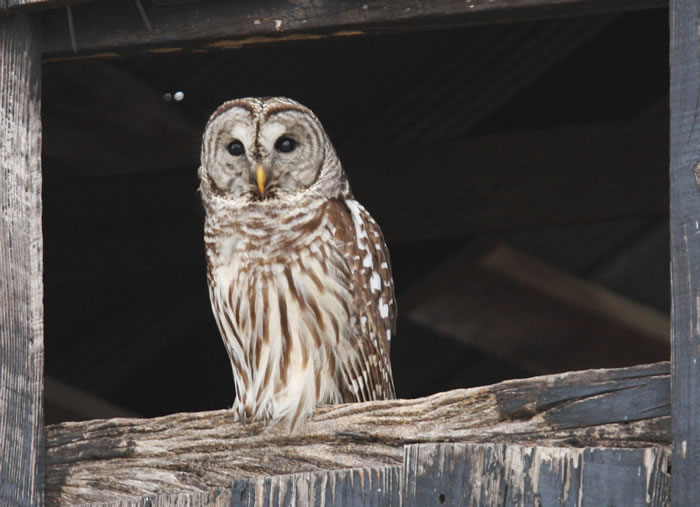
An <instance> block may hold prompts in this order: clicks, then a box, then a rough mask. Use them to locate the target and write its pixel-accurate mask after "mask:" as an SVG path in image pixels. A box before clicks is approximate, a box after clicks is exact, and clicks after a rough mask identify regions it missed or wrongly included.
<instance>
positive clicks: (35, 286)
mask: <svg viewBox="0 0 700 507" xmlns="http://www.w3.org/2000/svg"><path fill="white" fill-rule="evenodd" d="M40 86H41V59H40V54H39V32H38V31H37V30H36V27H35V25H34V23H33V21H32V20H31V19H30V18H28V17H27V16H26V15H16V16H10V17H0V209H2V216H1V217H0V436H1V438H0V442H1V443H0V445H1V446H2V447H1V448H0V505H36V504H39V503H41V502H42V498H43V472H44V459H43V458H44V421H43V404H42V398H43V394H42V391H43V368H44V325H43V317H44V313H43V301H42V299H43V285H42V262H43V260H42V233H41V116H40V109H41V108H40V105H41V104H40V100H41V97H40Z"/></svg>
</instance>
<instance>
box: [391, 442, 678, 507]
mask: <svg viewBox="0 0 700 507" xmlns="http://www.w3.org/2000/svg"><path fill="white" fill-rule="evenodd" d="M669 454H670V453H669V451H668V449H666V448H663V447H648V448H646V449H610V448H585V449H573V448H563V447H542V446H518V445H505V444H492V443H488V444H461V443H457V444H452V443H449V444H448V443H445V444H420V445H409V446H406V454H405V458H404V483H403V486H404V489H403V501H404V504H405V505H424V506H429V505H446V506H453V505H454V506H459V505H504V506H516V505H567V506H568V505H570V506H578V505H584V506H600V505H658V506H662V505H670V489H671V488H670V486H671V484H670V483H671V477H670V474H669V470H668V469H669V462H670V456H669ZM674 471H675V470H674Z"/></svg>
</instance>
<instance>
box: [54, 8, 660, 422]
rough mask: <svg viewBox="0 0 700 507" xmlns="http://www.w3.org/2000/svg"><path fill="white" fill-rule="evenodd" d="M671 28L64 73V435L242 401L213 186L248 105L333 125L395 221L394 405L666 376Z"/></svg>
mask: <svg viewBox="0 0 700 507" xmlns="http://www.w3.org/2000/svg"><path fill="white" fill-rule="evenodd" d="M74 10H75V11H76V14H79V6H77V7H75V9H74ZM668 23H669V20H668V11H667V10H666V9H658V10H657V9H649V10H642V11H637V12H629V13H623V14H609V15H597V16H580V17H571V18H562V19H551V20H543V21H527V22H520V23H513V24H498V25H487V26H476V27H464V28H452V29H449V30H445V29H441V30H437V31H431V30H430V29H426V28H424V29H422V30H420V31H410V32H397V33H387V34H383V35H373V36H363V35H358V34H355V33H353V32H347V33H344V34H342V35H339V36H336V37H330V38H315V37H300V39H301V40H296V41H288V40H287V41H284V42H274V41H273V42H266V43H264V44H263V43H261V44H249V45H245V46H244V47H223V48H221V49H220V50H217V51H213V52H207V53H204V52H202V53H199V52H191V51H187V50H184V51H179V52H172V51H168V52H163V51H158V50H154V51H153V52H152V53H153V54H152V55H149V56H144V55H143V54H139V55H134V56H133V57H126V58H123V57H122V58H111V59H110V58H105V59H99V60H95V59H81V58H77V59H72V58H67V57H61V58H55V59H54V58H48V59H47V60H46V62H45V65H44V67H43V84H42V87H43V92H42V94H43V100H42V104H43V112H42V115H43V118H42V119H43V129H44V130H43V152H44V153H43V166H44V168H43V174H44V188H43V198H44V215H43V216H44V244H45V259H44V261H45V312H46V324H45V325H46V338H45V354H46V363H45V364H46V383H45V386H46V391H45V394H46V400H45V403H46V422H47V423H48V424H51V423H56V422H61V421H65V420H80V419H92V418H98V417H112V416H119V415H129V414H132V415H133V414H135V415H140V416H145V417H151V416H157V415H163V414H168V413H173V412H183V411H201V410H210V409H219V408H223V407H226V406H230V405H231V403H232V402H233V399H234V388H233V381H232V376H231V371H230V366H229V363H228V359H227V357H226V353H225V350H224V347H223V345H222V343H221V339H220V337H219V335H218V331H217V329H216V326H215V323H214V319H213V316H212V314H211V309H210V305H209V300H208V294H207V289H206V279H205V269H204V254H203V244H202V221H203V212H202V209H201V204H200V202H199V196H198V194H197V186H198V180H197V174H196V170H197V167H198V163H199V142H200V136H201V133H202V131H203V129H204V125H205V122H206V120H207V117H208V116H209V114H210V113H211V112H212V111H213V110H214V109H215V108H216V107H217V106H218V105H219V104H220V103H221V102H223V101H225V100H227V99H230V98H235V97H241V96H260V95H284V96H289V97H292V98H294V99H296V100H298V101H300V102H302V103H303V104H305V105H307V106H309V107H310V108H311V109H312V110H314V112H315V113H316V114H317V115H318V117H319V118H320V119H321V121H322V122H323V123H324V126H325V128H326V130H327V131H328V133H329V135H330V137H331V139H332V141H333V142H334V144H335V147H336V149H337V151H338V152H339V155H340V159H341V160H342V161H343V164H344V166H345V168H346V171H347V172H348V174H349V176H350V179H351V184H352V186H353V190H354V192H355V196H356V197H357V198H358V200H359V201H360V202H362V203H363V204H364V205H365V207H366V208H367V209H368V210H369V211H370V212H371V213H372V214H373V215H374V217H375V218H376V219H377V221H378V223H379V224H380V225H381V227H382V229H383V231H384V234H385V236H386V239H387V242H388V244H389V248H390V252H391V256H392V264H393V269H394V277H395V282H396V288H397V297H398V308H399V322H398V335H397V337H396V339H395V340H394V341H393V343H392V351H391V352H392V363H393V369H394V379H395V383H396V388H397V391H398V395H399V396H400V397H417V396H422V395H427V394H431V393H434V392H439V391H445V390H448V389H453V388H458V387H471V386H476V385H484V384H490V383H494V382H497V381H500V380H504V379H509V378H517V377H527V376H531V375H536V374H544V373H556V372H565V371H571V370H577V369H584V368H603V367H605V368H609V367H616V366H626V365H635V364H640V363H650V362H654V361H660V360H666V359H669V355H670V352H669V350H670V349H669V311H670V295H669V225H668V206H669V198H668V188H669V182H668V152H669V147H668V137H669V135H668V83H669V68H668V50H669V48H668V39H669V33H668ZM78 42H79V41H78ZM78 56H80V53H79V54H78ZM177 91H182V92H183V93H184V99H183V100H181V101H176V100H170V101H166V100H165V98H164V96H165V95H166V94H173V93H175V92H177Z"/></svg>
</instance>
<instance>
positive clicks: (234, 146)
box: [226, 140, 245, 157]
mask: <svg viewBox="0 0 700 507" xmlns="http://www.w3.org/2000/svg"><path fill="white" fill-rule="evenodd" d="M226 148H227V149H228V152H229V153H230V154H231V155H233V156H234V157H238V156H240V155H243V154H244V153H245V148H244V147H243V143H242V142H240V141H239V140H235V141H231V142H230V143H228V146H227V147H226Z"/></svg>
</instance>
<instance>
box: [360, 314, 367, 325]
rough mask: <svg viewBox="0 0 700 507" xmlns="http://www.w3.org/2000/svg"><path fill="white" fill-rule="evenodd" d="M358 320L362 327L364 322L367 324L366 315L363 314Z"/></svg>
mask: <svg viewBox="0 0 700 507" xmlns="http://www.w3.org/2000/svg"><path fill="white" fill-rule="evenodd" d="M360 322H361V323H362V327H364V326H365V324H367V317H365V316H364V315H363V316H362V318H361V319H360Z"/></svg>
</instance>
